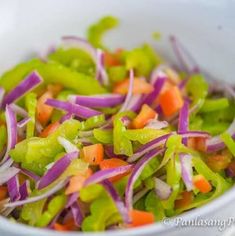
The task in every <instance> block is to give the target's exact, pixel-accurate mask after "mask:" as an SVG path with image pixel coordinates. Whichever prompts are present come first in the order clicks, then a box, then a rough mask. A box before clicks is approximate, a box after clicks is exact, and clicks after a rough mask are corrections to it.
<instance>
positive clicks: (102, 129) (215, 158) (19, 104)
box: [0, 16, 235, 232]
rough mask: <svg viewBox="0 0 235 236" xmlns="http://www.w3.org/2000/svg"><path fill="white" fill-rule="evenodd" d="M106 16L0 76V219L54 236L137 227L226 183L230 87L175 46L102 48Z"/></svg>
mask: <svg viewBox="0 0 235 236" xmlns="http://www.w3.org/2000/svg"><path fill="white" fill-rule="evenodd" d="M117 24H118V20H117V19H116V18H114V17H111V16H108V17H104V18H102V19H101V20H100V21H98V22H97V23H96V24H94V25H92V26H91V27H90V28H89V30H88V35H87V40H86V39H82V38H79V37H77V36H65V37H63V38H62V41H61V44H60V45H58V46H55V47H54V48H50V50H49V53H48V54H47V55H46V56H44V57H43V58H42V57H40V58H33V59H31V60H30V61H26V62H23V63H21V64H19V65H17V66H15V67H14V68H12V69H10V70H9V71H7V72H6V73H4V74H3V75H2V76H1V77H0V108H1V110H0V157H1V159H0V213H1V215H3V216H5V217H8V218H9V219H11V220H12V221H15V222H20V223H24V224H27V225H30V226H35V227H40V228H49V229H54V230H58V231H83V232H86V231H104V230H111V229H113V230H114V229H125V228H132V227H139V226H143V225H147V224H152V223H154V222H158V221H161V220H162V219H163V218H164V217H172V216H175V215H178V214H180V213H182V212H184V211H188V210H190V209H194V208H197V207H200V206H202V205H204V204H206V203H208V202H210V201H212V200H213V199H215V198H217V197H218V196H220V195H221V194H223V193H224V192H225V191H226V190H228V189H229V188H231V187H232V186H233V184H234V181H235V159H234V158H235V142H234V138H235V119H234V117H235V106H234V103H235V102H234V88H233V87H232V86H227V85H225V84H217V83H219V82H218V81H214V82H213V83H208V82H207V81H208V80H207V77H206V76H205V75H204V73H203V71H201V69H200V68H199V66H198V65H197V64H196V63H195V61H194V60H193V58H192V57H191V56H190V55H189V53H188V52H187V50H186V49H185V48H184V46H183V45H182V44H181V43H180V42H179V41H178V40H177V39H176V38H175V37H173V36H172V37H171V38H170V42H171V44H172V47H173V50H174V52H175V55H176V57H177V60H178V65H171V64H169V63H167V62H166V61H165V60H164V59H163V58H162V57H161V56H159V55H158V54H157V53H156V52H155V50H154V49H153V48H152V47H151V46H150V45H149V44H143V45H141V46H139V47H137V48H134V49H132V50H126V49H124V48H118V49H115V50H110V49H108V48H107V47H106V46H104V44H103V42H102V38H103V35H104V33H105V32H106V31H107V30H110V29H112V28H113V27H115V26H116V25H117Z"/></svg>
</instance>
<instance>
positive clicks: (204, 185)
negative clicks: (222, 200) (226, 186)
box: [193, 175, 212, 193]
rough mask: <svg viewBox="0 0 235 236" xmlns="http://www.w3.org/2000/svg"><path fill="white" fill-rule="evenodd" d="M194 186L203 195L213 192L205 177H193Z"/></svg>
mask: <svg viewBox="0 0 235 236" xmlns="http://www.w3.org/2000/svg"><path fill="white" fill-rule="evenodd" d="M193 183H194V186H195V187H196V188H197V189H198V190H199V191H200V192H201V193H208V192H210V191H211V190H212V186H211V184H210V183H209V181H208V180H207V179H206V178H205V177H204V176H203V175H196V176H194V177H193Z"/></svg>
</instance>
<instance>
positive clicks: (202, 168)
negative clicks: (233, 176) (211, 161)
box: [175, 156, 232, 214]
mask: <svg viewBox="0 0 235 236" xmlns="http://www.w3.org/2000/svg"><path fill="white" fill-rule="evenodd" d="M192 162H193V166H194V168H195V169H196V171H197V172H198V173H199V174H201V175H203V176H204V177H205V178H206V179H207V180H208V181H211V182H212V185H213V186H214V187H215V190H214V192H211V193H209V194H208V195H206V197H205V198H203V197H199V198H196V199H195V200H194V202H193V203H192V204H190V205H188V206H187V207H184V208H181V209H177V210H176V212H175V213H176V214H180V213H181V212H183V211H186V210H189V209H192V208H197V207H200V206H202V205H204V204H206V203H208V202H211V201H212V200H214V199H215V198H217V197H219V196H220V195H222V194H223V193H224V192H225V191H227V190H228V189H229V188H231V186H232V184H231V183H229V182H228V181H226V180H225V179H224V178H223V177H222V176H221V175H220V174H218V173H214V172H213V171H212V170H211V169H210V168H209V167H208V166H207V165H206V164H205V163H204V161H203V160H202V159H201V158H200V157H199V156H193V158H192Z"/></svg>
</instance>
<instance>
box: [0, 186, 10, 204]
mask: <svg viewBox="0 0 235 236" xmlns="http://www.w3.org/2000/svg"><path fill="white" fill-rule="evenodd" d="M7 193H8V191H7V187H6V186H0V201H2V200H4V199H5V198H6V197H7Z"/></svg>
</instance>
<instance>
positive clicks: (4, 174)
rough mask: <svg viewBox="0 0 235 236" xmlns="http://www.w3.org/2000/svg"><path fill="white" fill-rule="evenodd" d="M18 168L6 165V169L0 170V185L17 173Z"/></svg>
mask: <svg viewBox="0 0 235 236" xmlns="http://www.w3.org/2000/svg"><path fill="white" fill-rule="evenodd" d="M19 171H20V169H18V168H16V167H8V168H7V169H6V170H3V171H1V172H0V185H3V184H5V183H6V182H7V181H9V180H10V179H11V178H12V177H14V176H15V175H17V174H18V173H19Z"/></svg>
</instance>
